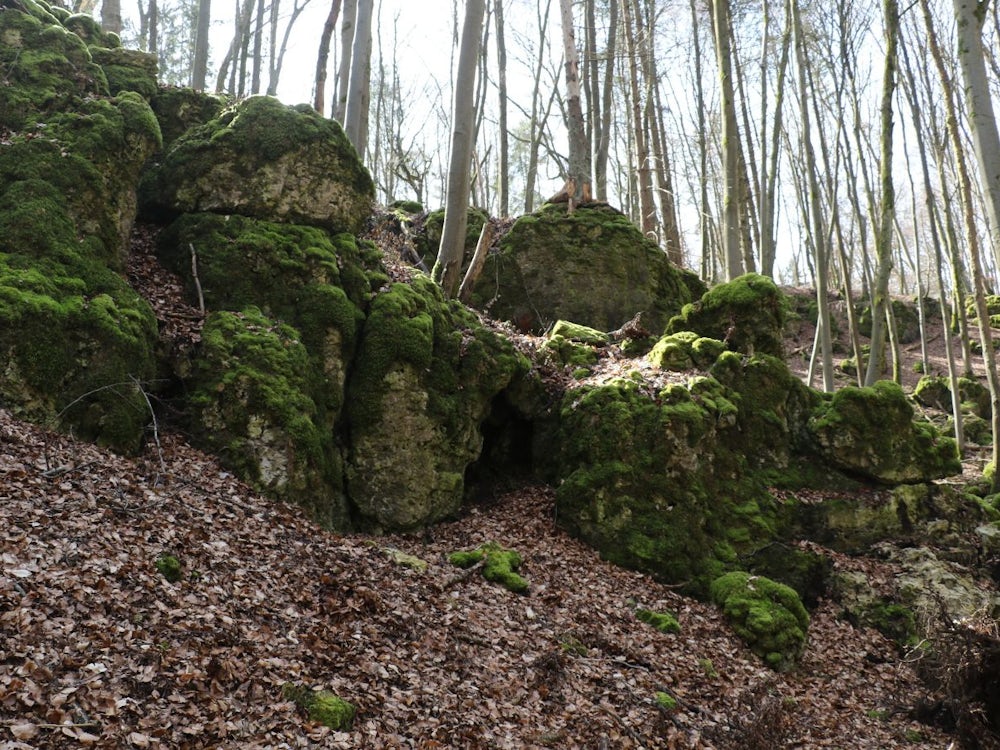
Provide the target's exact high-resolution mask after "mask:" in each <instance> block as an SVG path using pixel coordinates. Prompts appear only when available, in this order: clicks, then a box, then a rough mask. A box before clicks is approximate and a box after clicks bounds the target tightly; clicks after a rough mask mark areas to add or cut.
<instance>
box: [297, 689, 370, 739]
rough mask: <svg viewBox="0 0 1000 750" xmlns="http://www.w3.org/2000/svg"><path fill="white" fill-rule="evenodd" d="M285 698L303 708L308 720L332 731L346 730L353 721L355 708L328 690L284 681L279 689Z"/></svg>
mask: <svg viewBox="0 0 1000 750" xmlns="http://www.w3.org/2000/svg"><path fill="white" fill-rule="evenodd" d="M281 692H282V695H283V697H284V698H285V700H290V701H292V702H293V703H295V705H297V706H298V707H299V708H301V709H303V710H304V711H305V712H306V713H307V714H308V715H309V720H310V721H315V722H317V723H318V724H322V725H323V726H325V727H329V728H330V729H333V730H334V731H338V732H346V731H347V730H349V729H350V728H351V725H352V724H353V723H354V717H355V715H356V713H357V709H356V708H355V707H354V704H352V703H349V702H348V701H345V700H344V699H343V698H340V697H338V696H337V695H335V694H334V693H331V692H330V691H329V690H310V689H309V688H307V687H304V686H300V685H293V684H292V683H285V685H284V686H283V687H282V689H281Z"/></svg>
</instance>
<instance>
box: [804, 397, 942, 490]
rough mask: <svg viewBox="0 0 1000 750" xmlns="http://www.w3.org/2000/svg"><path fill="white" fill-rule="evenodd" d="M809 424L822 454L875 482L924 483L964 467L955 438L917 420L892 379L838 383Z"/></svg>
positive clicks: (851, 472)
mask: <svg viewBox="0 0 1000 750" xmlns="http://www.w3.org/2000/svg"><path fill="white" fill-rule="evenodd" d="M808 427H809V432H810V435H811V436H812V439H813V441H814V443H815V446H816V450H817V452H818V454H819V455H820V456H821V457H822V458H824V459H825V460H826V461H828V462H829V463H831V464H832V465H834V466H836V467H837V468H839V469H840V470H842V471H845V472H848V473H850V474H853V475H856V476H860V477H864V478H866V479H869V480H872V481H875V482H882V483H885V484H904V483H918V482H928V481H931V480H933V479H941V478H943V477H947V476H951V475H953V474H958V473H960V472H961V470H962V467H961V464H960V462H959V459H958V452H957V449H956V447H955V441H954V440H953V439H951V438H947V437H944V436H942V435H941V434H940V433H938V431H937V429H936V428H935V427H934V426H933V425H932V424H930V423H929V422H924V421H918V420H915V419H914V413H913V407H912V406H911V405H910V403H909V401H907V400H906V396H905V394H904V393H903V390H902V388H900V387H899V385H897V384H896V383H893V382H892V381H888V380H883V381H879V382H877V383H876V384H875V385H874V386H872V387H870V388H857V387H854V386H848V387H845V388H841V389H840V390H839V391H837V392H836V393H834V394H832V395H830V396H828V397H827V398H825V399H824V402H823V404H822V405H821V406H820V407H819V408H817V410H816V411H815V413H814V414H813V416H812V418H811V419H810V420H809V425H808Z"/></svg>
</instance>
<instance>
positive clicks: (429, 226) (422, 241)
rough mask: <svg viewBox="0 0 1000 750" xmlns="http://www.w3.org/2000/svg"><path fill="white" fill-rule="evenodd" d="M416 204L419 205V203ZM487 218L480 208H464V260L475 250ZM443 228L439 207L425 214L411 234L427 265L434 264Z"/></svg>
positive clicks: (442, 212)
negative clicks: (421, 221)
mask: <svg viewBox="0 0 1000 750" xmlns="http://www.w3.org/2000/svg"><path fill="white" fill-rule="evenodd" d="M416 205H418V206H419V205H420V204H416ZM489 218H490V217H489V214H487V213H486V212H485V211H484V210H483V209H481V208H474V207H470V208H469V209H467V210H466V216H465V252H464V256H465V259H466V261H469V260H471V258H472V254H473V253H474V252H475V250H476V245H477V244H478V243H479V235H480V234H481V233H482V231H483V224H485V223H486V222H487V221H489ZM443 230H444V209H443V208H439V209H437V210H436V211H431V212H430V213H429V214H427V216H426V217H425V218H424V221H423V223H422V224H420V227H419V229H418V230H417V231H416V232H414V234H413V245H414V247H415V248H416V250H417V253H418V254H419V255H420V257H422V258H423V259H424V262H426V263H427V265H428V266H432V265H434V259H435V258H437V254H438V249H439V248H440V246H441V233H442V231H443Z"/></svg>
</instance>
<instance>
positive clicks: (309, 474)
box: [188, 307, 349, 528]
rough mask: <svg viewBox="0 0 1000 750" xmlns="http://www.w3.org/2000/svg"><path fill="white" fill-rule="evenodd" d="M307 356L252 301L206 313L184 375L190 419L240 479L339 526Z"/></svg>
mask: <svg viewBox="0 0 1000 750" xmlns="http://www.w3.org/2000/svg"><path fill="white" fill-rule="evenodd" d="M309 360H310V355H309V352H308V351H307V350H306V347H305V346H304V345H303V343H302V341H301V340H300V339H299V336H298V333H297V332H296V331H295V329H294V328H292V327H290V326H287V325H284V324H282V323H279V322H277V321H275V320H272V319H270V318H268V317H266V316H265V315H264V314H263V313H261V311H260V310H259V309H258V308H256V307H247V308H246V309H244V310H243V311H242V312H238V313H237V312H216V313H211V314H210V315H209V316H208V319H207V320H206V322H205V326H204V329H203V332H202V347H201V353H200V356H199V357H198V359H197V360H196V361H195V366H194V372H193V373H192V376H191V377H190V378H189V379H188V387H189V389H190V393H191V396H190V400H189V403H190V406H191V418H192V424H193V427H194V430H195V434H196V436H197V438H198V440H199V442H200V443H201V444H203V445H205V446H206V447H207V448H209V449H210V450H212V451H214V452H216V453H217V454H218V455H219V456H220V457H221V458H222V460H223V461H224V462H225V463H226V464H227V465H228V466H229V467H231V468H232V469H233V470H235V471H236V472H237V473H238V474H239V475H240V476H241V477H242V478H244V479H246V480H248V481H250V482H251V483H253V484H255V485H256V486H257V487H258V488H260V489H261V490H262V491H265V492H267V493H269V494H270V495H271V496H272V497H276V498H278V499H281V500H286V501H290V502H295V503H298V504H299V505H303V506H304V507H306V508H307V509H308V510H309V511H310V512H311V514H312V516H313V518H315V519H316V520H317V521H319V522H321V523H323V524H324V525H326V526H328V527H333V528H345V527H346V526H347V525H348V523H349V516H348V509H347V504H346V499H345V498H344V495H343V491H342V480H343V476H342V474H343V472H342V463H341V455H340V452H339V450H338V448H337V446H336V445H335V444H334V435H333V432H332V430H330V429H327V428H326V427H325V426H324V424H323V419H322V416H323V414H322V410H321V408H320V407H319V406H318V405H317V403H316V401H315V400H314V399H313V398H312V396H311V393H313V392H314V384H313V383H312V382H310V381H311V377H310V376H311V374H312V372H313V367H312V366H311V364H310V361H309Z"/></svg>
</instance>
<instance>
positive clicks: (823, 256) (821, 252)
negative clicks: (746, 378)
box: [789, 0, 834, 393]
mask: <svg viewBox="0 0 1000 750" xmlns="http://www.w3.org/2000/svg"><path fill="white" fill-rule="evenodd" d="M789 8H790V15H791V17H792V24H793V26H794V33H795V60H796V64H797V67H798V73H799V74H798V78H799V99H800V110H799V113H800V117H801V120H802V146H803V150H804V152H805V157H806V167H805V168H806V177H807V179H808V181H809V182H808V184H809V205H810V213H811V214H812V222H811V226H812V238H813V244H814V247H815V251H816V306H817V308H818V309H819V325H818V326H817V333H818V334H819V336H820V355H821V358H822V367H823V390H824V391H826V392H827V393H829V392H831V391H833V388H834V383H833V344H832V341H831V336H830V301H829V296H828V290H829V281H828V279H827V274H828V261H827V253H826V248H825V247H824V245H823V216H822V210H821V208H820V201H819V193H820V187H819V182H818V180H817V177H816V171H817V170H816V157H815V154H814V152H813V147H812V141H811V140H810V138H809V136H810V133H811V130H810V127H809V104H808V102H809V96H808V91H807V87H806V52H805V45H806V41H805V39H804V38H803V34H802V20H801V18H800V17H799V6H798V0H789Z"/></svg>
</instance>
